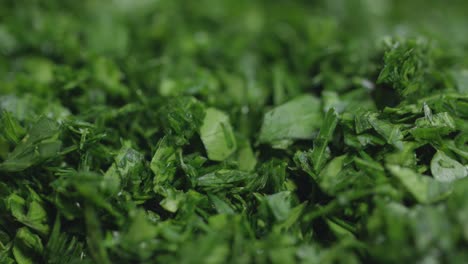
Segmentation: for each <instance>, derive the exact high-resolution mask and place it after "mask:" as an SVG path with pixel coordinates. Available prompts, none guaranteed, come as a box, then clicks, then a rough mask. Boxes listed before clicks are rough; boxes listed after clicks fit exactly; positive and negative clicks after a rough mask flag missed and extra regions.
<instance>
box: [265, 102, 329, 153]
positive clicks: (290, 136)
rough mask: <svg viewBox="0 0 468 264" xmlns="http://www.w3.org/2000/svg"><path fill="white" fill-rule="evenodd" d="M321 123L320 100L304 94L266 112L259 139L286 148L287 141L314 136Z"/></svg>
mask: <svg viewBox="0 0 468 264" xmlns="http://www.w3.org/2000/svg"><path fill="white" fill-rule="evenodd" d="M321 124H322V113H321V105H320V100H319V99H317V98H316V97H314V96H312V95H303V96H300V97H297V98H295V99H293V100H291V101H289V102H287V103H285V104H282V105H280V106H277V107H275V108H273V109H272V110H270V111H268V112H267V113H266V114H265V116H264V118H263V124H262V128H261V130H260V138H259V141H260V143H268V144H270V145H272V146H275V145H278V147H283V148H284V147H286V146H287V145H288V144H284V142H285V141H287V142H290V141H292V140H298V139H311V138H313V137H314V135H315V133H316V132H317V130H318V129H319V128H320V126H321ZM278 143H280V144H278Z"/></svg>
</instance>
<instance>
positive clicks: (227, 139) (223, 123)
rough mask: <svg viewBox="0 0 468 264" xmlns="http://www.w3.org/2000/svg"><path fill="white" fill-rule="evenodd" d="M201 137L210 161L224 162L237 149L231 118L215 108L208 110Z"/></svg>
mask: <svg viewBox="0 0 468 264" xmlns="http://www.w3.org/2000/svg"><path fill="white" fill-rule="evenodd" d="M200 136H201V140H202V141H203V145H204V146H205V149H206V152H207V153H208V158H209V159H210V160H215V161H223V160H225V159H226V158H227V157H229V156H230V155H231V154H232V153H234V152H235V151H236V149H237V142H236V138H235V136H234V132H233V129H232V126H231V123H230V122H229V116H228V115H226V114H225V113H223V112H222V111H219V110H217V109H215V108H208V109H207V110H206V115H205V119H204V121H203V125H202V126H201V128H200Z"/></svg>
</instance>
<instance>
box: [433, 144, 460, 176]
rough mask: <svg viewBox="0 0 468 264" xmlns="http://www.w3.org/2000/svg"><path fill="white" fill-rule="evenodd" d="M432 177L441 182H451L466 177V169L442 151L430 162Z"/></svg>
mask: <svg viewBox="0 0 468 264" xmlns="http://www.w3.org/2000/svg"><path fill="white" fill-rule="evenodd" d="M431 172H432V176H434V178H435V179H436V180H438V181H441V182H453V181H455V180H457V179H461V178H464V177H466V176H468V169H467V168H466V167H465V166H463V165H462V164H461V163H459V162H458V161H456V160H454V159H452V158H450V157H449V156H447V154H445V153H444V152H442V151H437V153H436V154H435V155H434V157H433V158H432V161H431Z"/></svg>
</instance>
